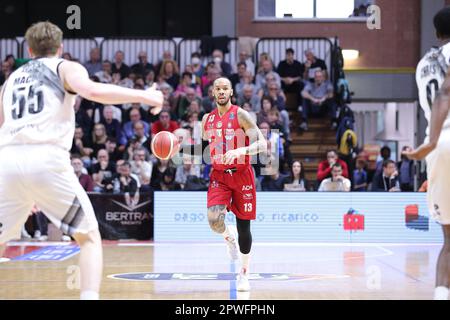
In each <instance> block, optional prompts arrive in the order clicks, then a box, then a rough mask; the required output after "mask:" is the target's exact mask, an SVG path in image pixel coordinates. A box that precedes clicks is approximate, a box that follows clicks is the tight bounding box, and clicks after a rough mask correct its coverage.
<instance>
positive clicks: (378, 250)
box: [0, 241, 440, 300]
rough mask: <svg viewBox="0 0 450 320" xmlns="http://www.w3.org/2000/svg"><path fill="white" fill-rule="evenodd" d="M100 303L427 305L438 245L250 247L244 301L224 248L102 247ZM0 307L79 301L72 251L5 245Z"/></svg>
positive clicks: (65, 246) (69, 247)
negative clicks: (407, 301) (383, 301)
mask: <svg viewBox="0 0 450 320" xmlns="http://www.w3.org/2000/svg"><path fill="white" fill-rule="evenodd" d="M103 248H104V277H103V284H102V289H101V298H102V299H164V300H171V299H175V300H178V299H180V300H184V299H202V300H208V299H225V300H236V299H269V300H270V299H277V300H289V299H401V300H404V299H431V298H432V297H433V289H434V278H435V264H436V259H437V256H438V254H439V250H440V245H439V244H427V245H414V244H299V243H255V244H254V247H253V259H252V269H251V274H252V275H251V279H252V280H251V285H252V290H251V293H250V294H248V293H247V294H246V293H239V292H236V289H235V288H236V281H235V273H236V272H238V271H239V266H238V265H237V264H234V263H232V262H230V260H229V259H228V258H227V255H226V249H225V245H224V244H222V243H152V242H112V241H104V246H103ZM6 256H8V257H9V258H10V259H11V260H10V261H7V262H2V263H0V299H78V297H79V291H78V290H77V287H78V282H77V281H78V279H79V278H78V275H79V274H78V268H77V266H76V264H77V261H78V247H76V246H75V245H74V243H55V242H48V243H38V242H36V243H34V242H10V243H9V245H8V248H7V250H6Z"/></svg>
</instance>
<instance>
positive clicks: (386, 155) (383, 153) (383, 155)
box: [375, 146, 391, 174]
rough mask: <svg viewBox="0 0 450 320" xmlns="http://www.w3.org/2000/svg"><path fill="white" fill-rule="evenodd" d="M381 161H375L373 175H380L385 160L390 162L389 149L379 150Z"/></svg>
mask: <svg viewBox="0 0 450 320" xmlns="http://www.w3.org/2000/svg"><path fill="white" fill-rule="evenodd" d="M380 156H381V160H379V161H377V165H376V169H375V174H377V173H381V172H382V171H383V164H384V161H386V160H391V148H389V147H388V146H383V147H382V148H381V149H380Z"/></svg>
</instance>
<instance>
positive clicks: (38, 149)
mask: <svg viewBox="0 0 450 320" xmlns="http://www.w3.org/2000/svg"><path fill="white" fill-rule="evenodd" d="M25 38H26V40H27V42H28V45H29V48H30V49H29V53H30V56H31V57H32V58H33V60H31V61H30V62H28V63H27V64H25V65H24V66H22V67H20V68H19V69H17V70H16V71H14V72H13V73H12V74H11V75H10V77H9V78H8V80H7V81H6V83H5V84H4V85H3V87H2V90H1V92H0V257H1V256H2V253H3V252H2V251H3V250H4V244H5V243H6V242H7V241H9V240H11V239H13V238H15V237H18V235H19V234H20V230H21V226H22V225H23V224H24V223H25V221H26V219H27V216H28V214H29V212H30V211H31V208H32V207H33V205H34V204H36V205H37V206H38V207H39V208H41V209H42V211H44V212H45V214H46V215H47V217H48V218H49V219H50V220H51V221H52V222H53V223H54V224H55V225H56V226H57V227H59V228H60V229H61V230H62V231H63V232H65V233H67V234H69V235H71V236H72V237H73V238H74V239H75V240H76V241H77V243H78V244H79V245H80V249H81V251H80V262H79V266H80V274H81V293H80V298H81V299H98V297H99V290H100V283H101V278H102V269H103V268H102V264H103V258H102V245H101V238H100V233H99V231H98V224H97V220H96V218H95V214H94V210H93V208H92V205H91V203H90V201H89V198H88V196H87V194H86V192H85V191H84V190H83V188H82V187H81V185H80V183H79V181H78V178H77V177H76V175H75V173H74V171H73V168H72V167H71V165H70V154H69V150H70V148H71V144H72V139H73V135H74V131H75V114H74V108H73V106H74V103H75V97H76V95H77V94H78V95H80V96H82V97H83V98H86V99H88V100H92V101H96V102H99V103H103V104H123V103H134V102H136V103H142V104H147V105H151V106H154V108H153V109H152V113H153V114H157V113H158V112H159V111H160V110H161V108H162V102H163V95H162V92H161V91H158V90H156V89H155V87H152V88H151V89H149V90H146V91H144V90H133V89H128V88H122V87H119V86H115V85H111V84H101V83H95V82H93V81H91V80H90V79H89V76H88V72H87V71H86V69H85V68H84V67H83V66H82V65H81V64H79V63H75V62H72V61H67V60H63V59H60V58H59V57H60V56H61V54H62V49H63V47H62V31H61V30H60V29H59V28H58V27H57V26H56V25H54V24H52V23H50V22H39V23H36V24H34V25H32V26H31V27H30V28H29V29H28V30H27V32H26V34H25Z"/></svg>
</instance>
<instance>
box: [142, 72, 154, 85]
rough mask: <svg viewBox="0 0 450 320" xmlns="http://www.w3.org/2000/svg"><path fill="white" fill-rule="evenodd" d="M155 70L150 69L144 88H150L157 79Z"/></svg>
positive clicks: (145, 78)
mask: <svg viewBox="0 0 450 320" xmlns="http://www.w3.org/2000/svg"><path fill="white" fill-rule="evenodd" d="M155 80H156V76H155V70H149V71H148V72H147V73H146V75H145V77H144V89H148V88H150V87H151V86H152V85H153V84H154V83H155V82H156V81H155Z"/></svg>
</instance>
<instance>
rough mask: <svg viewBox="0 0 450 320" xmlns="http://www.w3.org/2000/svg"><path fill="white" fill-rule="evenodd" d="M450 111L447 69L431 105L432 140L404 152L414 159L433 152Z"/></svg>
mask: <svg viewBox="0 0 450 320" xmlns="http://www.w3.org/2000/svg"><path fill="white" fill-rule="evenodd" d="M449 111H450V69H449V70H448V71H447V76H446V77H445V80H444V82H443V83H442V86H441V89H440V90H439V92H438V94H437V96H436V99H434V102H433V105H432V107H431V120H430V141H429V142H428V143H424V144H422V145H421V146H420V147H418V148H417V149H415V150H413V151H410V152H403V154H404V155H406V156H407V157H408V158H410V159H413V160H422V159H423V158H425V157H426V156H427V155H428V154H429V153H430V152H432V151H433V150H434V149H435V148H436V145H437V143H438V141H439V137H440V135H441V131H442V127H443V126H444V122H445V119H447V116H448V113H449Z"/></svg>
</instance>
